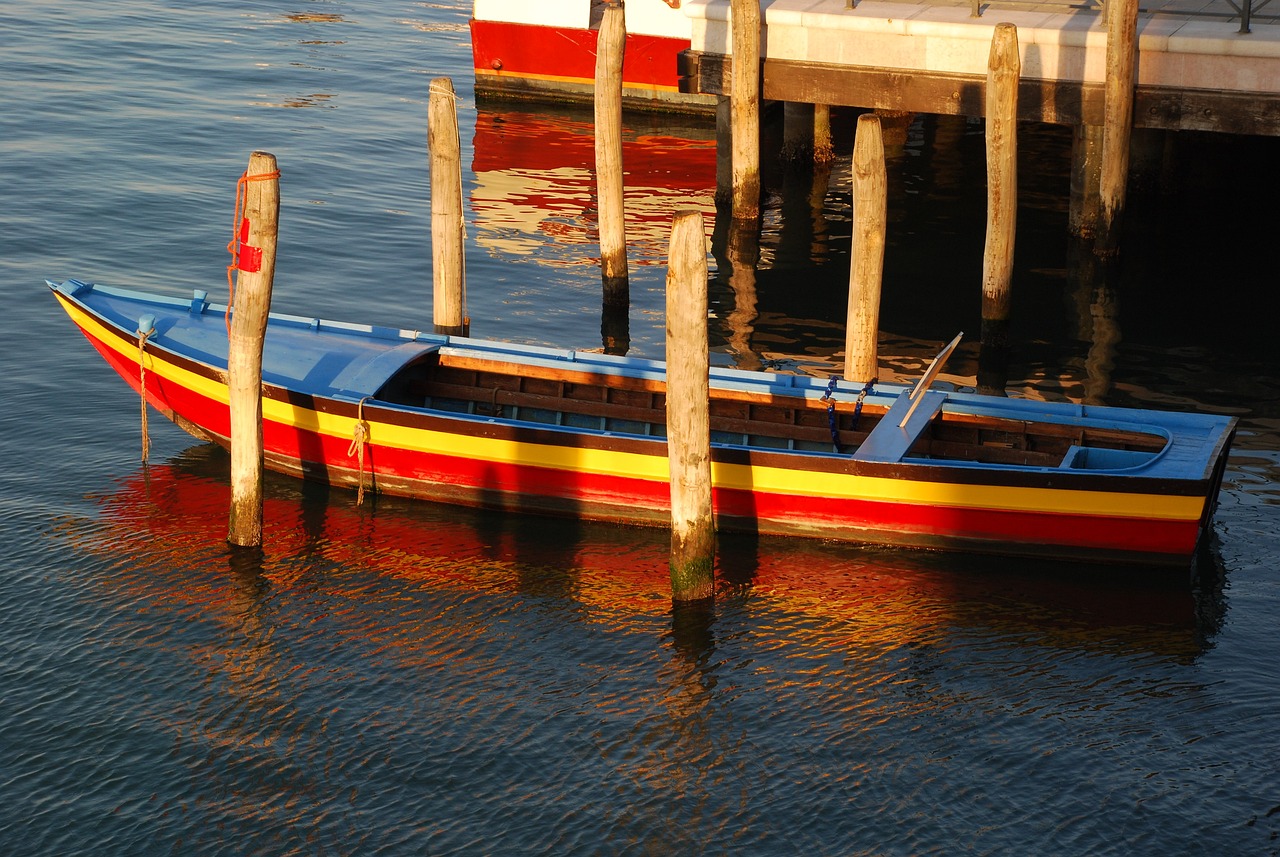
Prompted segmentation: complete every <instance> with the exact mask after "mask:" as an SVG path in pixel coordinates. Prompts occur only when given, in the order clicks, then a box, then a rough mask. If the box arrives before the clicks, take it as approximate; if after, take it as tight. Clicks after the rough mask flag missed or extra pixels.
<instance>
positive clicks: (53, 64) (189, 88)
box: [0, 0, 1280, 855]
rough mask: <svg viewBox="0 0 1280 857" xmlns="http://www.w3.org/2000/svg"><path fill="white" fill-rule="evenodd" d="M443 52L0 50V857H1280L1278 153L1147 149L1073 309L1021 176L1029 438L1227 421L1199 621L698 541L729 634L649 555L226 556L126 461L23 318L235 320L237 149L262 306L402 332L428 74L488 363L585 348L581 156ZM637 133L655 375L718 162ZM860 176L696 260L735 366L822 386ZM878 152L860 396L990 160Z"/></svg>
mask: <svg viewBox="0 0 1280 857" xmlns="http://www.w3.org/2000/svg"><path fill="white" fill-rule="evenodd" d="M468 13H469V4H468V3H465V2H461V0H450V2H440V3H430V2H420V3H411V2H398V0H393V1H392V2H385V3H379V4H353V3H345V2H323V0H296V2H293V3H291V4H279V3H267V2H258V3H248V4H226V3H220V2H210V0H196V2H182V3H177V2H173V3H168V4H164V3H157V2H122V0H120V1H119V2H112V0H101V2H97V3H91V4H88V3H72V2H68V1H67V0H42V2H39V3H36V2H9V3H7V4H5V5H2V6H0V34H2V35H0V105H2V107H0V177H2V178H3V182H4V193H3V197H2V198H3V201H4V204H3V206H0V250H2V252H0V288H2V289H3V292H2V293H3V295H4V298H5V304H4V308H3V311H2V312H0V331H3V341H4V342H5V343H6V345H5V355H6V356H5V364H4V365H5V377H6V388H5V393H4V403H5V406H4V407H3V409H0V426H2V430H0V455H3V461H4V465H3V467H2V468H0V557H3V571H2V573H0V794H2V795H3V800H2V801H0V853H3V854H15V855H16V854H21V855H65V854H83V853H96V854H113V855H114V854H129V855H133V854H182V855H197V854H200V855H203V854H351V855H366V854H447V853H462V854H525V853H554V854H614V853H628V854H632V853H634V854H699V853H734V854H792V853H812V854H833V855H845V854H867V855H899V854H902V855H908V854H1014V855H1022V854H1054V855H1086V854H1089V855H1092V854H1118V855H1131V854H1144V855H1145V854H1152V855H1157V854H1158V855H1167V854H1206V855H1223V854H1241V855H1254V854H1276V853H1280V776H1277V774H1278V770H1277V769H1278V768H1280V728H1278V727H1280V713H1278V712H1277V707H1278V703H1280V666H1278V664H1280V634H1277V632H1276V628H1277V620H1276V616H1277V608H1278V607H1280V597H1278V596H1280V592H1278V590H1277V582H1276V581H1277V575H1276V566H1277V561H1278V560H1280V532H1278V531H1280V528H1278V527H1277V515H1276V506H1277V502H1278V501H1280V492H1278V491H1277V488H1276V477H1277V475H1278V473H1280V361H1277V358H1276V356H1275V342H1276V339H1275V335H1274V328H1275V318H1276V317H1277V309H1278V307H1277V303H1278V302H1280V299H1278V298H1277V289H1276V286H1277V276H1276V273H1275V264H1276V252H1275V236H1276V234H1277V225H1278V222H1277V220H1278V219H1277V215H1276V213H1275V211H1276V210H1275V207H1274V199H1275V198H1276V193H1277V191H1280V187H1277V185H1278V184H1280V180H1278V179H1277V174H1276V171H1275V169H1274V164H1275V163H1276V155H1277V153H1278V152H1277V146H1276V145H1275V143H1274V142H1272V141H1249V140H1220V139H1214V138H1211V137H1207V136H1196V137H1179V138H1177V139H1176V140H1174V141H1171V142H1170V144H1169V146H1168V150H1167V153H1166V154H1167V157H1168V164H1169V166H1168V167H1167V168H1166V169H1164V170H1163V171H1160V170H1148V171H1147V172H1146V173H1145V175H1146V176H1147V177H1148V178H1147V179H1146V180H1145V182H1144V183H1143V185H1142V188H1141V189H1140V191H1139V192H1137V193H1136V195H1135V197H1134V202H1133V205H1132V212H1133V222H1132V223H1131V229H1130V233H1129V236H1128V241H1127V244H1126V253H1125V259H1124V268H1123V270H1122V271H1121V273H1120V275H1119V279H1118V280H1114V281H1113V284H1112V285H1110V286H1107V287H1105V288H1098V287H1096V286H1095V285H1094V284H1093V283H1092V282H1091V281H1089V280H1087V278H1084V277H1082V275H1081V273H1080V272H1081V267H1082V266H1081V264H1080V263H1079V261H1078V260H1077V257H1076V254H1074V253H1073V251H1072V250H1071V248H1070V246H1069V242H1068V241H1067V240H1066V238H1065V225H1066V200H1067V159H1068V155H1069V149H1070V137H1069V134H1065V133H1064V132H1063V131H1062V129H1053V128H1026V129H1024V132H1023V135H1022V176H1021V179H1022V181H1021V187H1020V203H1021V213H1020V217H1019V234H1018V251H1017V252H1018V255H1017V259H1018V261H1017V283H1016V289H1017V296H1016V298H1015V300H1016V306H1015V314H1016V320H1015V324H1014V329H1013V339H1014V342H1015V349H1014V352H1013V355H1012V361H1011V365H1010V383H1009V389H1010V391H1011V393H1012V394H1014V395H1025V396H1038V397H1045V398H1071V399H1074V400H1082V399H1086V398H1090V399H1100V400H1105V401H1108V402H1113V403H1118V404H1136V405H1150V406H1155V407H1163V408H1172V409H1205V410H1211V411H1216V412H1224V413H1231V414H1235V415H1238V416H1239V417H1240V418H1241V431H1240V436H1239V439H1238V444H1237V449H1236V451H1235V453H1234V454H1233V456H1232V460H1231V466H1230V468H1229V470H1228V473H1227V477H1226V485H1225V487H1224V492H1223V496H1222V503H1221V506H1220V509H1219V512H1218V517H1217V522H1216V524H1215V528H1214V537H1213V540H1212V544H1211V545H1210V549H1209V550H1208V551H1207V553H1206V556H1205V557H1204V558H1203V561H1202V570H1203V574H1202V577H1201V580H1200V582H1199V583H1198V584H1196V585H1194V586H1192V585H1188V584H1187V583H1186V582H1185V581H1183V580H1181V579H1178V580H1170V579H1169V578H1168V576H1164V577H1161V576H1155V575H1148V574H1128V573H1119V572H1117V571H1115V570H1114V569H1108V568H1105V567H1095V566H1083V567H1082V566H1074V565H1073V566H1063V565H1056V564H1051V563H1029V562H1009V561H994V560H989V559H983V558H978V557H965V556H937V555H933V554H928V553H919V552H904V551H892V550H880V549H866V548H859V547H856V546H840V545H831V544H823V543H809V542H781V541H769V540H762V541H755V540H748V539H742V538H728V537H726V538H725V539H724V541H723V542H722V545H721V554H720V557H719V561H718V574H719V594H718V597H717V600H716V603H715V606H714V608H713V609H711V610H702V611H699V610H679V611H674V612H673V609H672V604H671V601H670V596H669V590H668V582H667V576H666V575H667V572H666V565H665V563H666V535H665V534H664V533H662V532H648V531H635V530H630V529H619V528H609V527H600V526H595V525H587V524H584V523H582V522H576V521H546V520H538V519H523V518H516V517H505V516H499V515H492V514H486V513H479V512H469V511H461V510H454V509H446V508H439V507H435V506H431V505H429V504H409V503H401V502H396V501H394V500H388V499H387V498H378V499H377V500H376V502H373V503H367V504H366V505H365V506H363V507H357V506H356V505H355V501H354V496H353V495H351V494H348V493H346V492H334V493H328V492H326V491H324V490H323V489H320V488H316V487H314V486H303V485H301V484H299V483H297V482H294V481H291V480H288V479H283V478H276V477H272V478H269V480H268V490H269V497H268V500H267V506H266V517H267V520H266V549H265V551H264V552H263V554H262V555H261V556H260V557H249V558H246V557H244V556H242V555H237V554H232V552H231V551H230V550H229V549H228V548H227V546H226V543H225V514H226V504H227V495H228V489H227V481H226V473H227V460H226V457H225V455H224V454H223V453H221V452H220V451H218V450H216V449H212V448H210V447H208V446H205V445H201V444H198V443H195V442H194V441H193V440H192V439H191V438H189V437H188V436H187V435H185V434H183V433H181V432H180V431H178V430H177V429H176V428H174V427H172V426H170V425H168V424H167V423H165V424H162V425H161V424H158V423H159V421H158V420H153V421H152V434H153V439H154V441H155V448H154V449H153V453H152V464H151V465H150V466H149V467H145V468H144V467H143V466H142V465H141V464H139V463H138V444H139V438H138V426H137V422H138V411H137V401H136V399H135V398H134V396H133V394H132V393H131V392H130V391H129V390H128V389H127V388H126V387H125V386H124V384H122V383H120V382H119V381H117V380H116V379H115V378H114V376H113V374H112V373H111V371H110V370H109V369H108V368H107V367H106V365H105V364H103V363H102V362H101V360H100V359H99V358H97V357H96V355H94V354H93V353H92V352H91V349H90V348H89V347H88V345H87V344H86V343H85V342H83V341H82V340H81V339H80V338H79V337H78V336H77V335H76V334H75V333H74V331H73V329H72V328H71V325H70V324H69V322H68V321H67V320H66V319H65V318H63V317H61V313H60V312H59V311H58V309H57V307H56V305H55V304H54V302H53V300H52V299H51V298H50V297H49V296H48V295H47V294H46V293H45V291H44V289H43V286H42V285H41V281H42V280H43V278H45V277H49V278H51V279H57V280H61V279H65V278H67V277H80V278H83V279H93V280H97V281H99V282H104V283H111V284H116V285H124V286H140V287H150V288H157V289H161V290H166V291H170V292H172V293H186V292H188V291H189V290H190V289H191V288H193V287H200V288H207V289H209V290H210V292H211V293H212V294H213V295H214V297H215V298H217V299H221V298H222V297H225V292H224V291H222V290H223V289H225V265H226V263H227V259H228V257H227V254H226V252H225V249H224V246H225V244H226V241H227V239H228V238H229V237H230V234H229V230H230V226H231V219H232V210H233V205H234V200H235V182H236V178H237V177H238V176H239V175H240V173H241V171H242V170H243V169H244V166H245V164H246V162H247V159H248V155H249V152H250V151H252V150H254V149H265V150H268V151H271V152H273V153H275V154H276V155H277V157H278V158H279V160H280V164H281V169H282V172H283V177H282V180H281V191H282V196H283V200H284V202H283V210H282V213H281V235H280V242H281V251H280V261H279V268H278V273H277V278H276V290H275V305H276V307H277V308H278V309H280V310H282V311H287V312H297V313H306V314H308V315H320V316H326V317H331V318H337V319H342V320H351V321H371V322H382V323H390V324H394V325H396V326H404V327H411V328H412V327H423V328H425V327H427V326H428V325H429V324H430V317H429V314H430V302H431V297H430V282H431V269H430V265H431V261H430V246H429V234H430V232H429V224H428V215H429V201H428V184H429V182H428V178H429V177H428V173H427V153H426V146H425V143H426V92H427V84H428V82H429V80H430V79H431V78H433V77H437V76H450V77H452V78H453V80H454V83H455V86H456V87H457V90H458V93H459V118H460V124H461V128H462V132H461V133H462V145H463V157H464V162H465V165H466V169H465V174H464V185H465V188H464V190H465V193H466V197H467V216H468V256H467V266H468V278H469V282H470V293H469V296H468V301H469V312H470V314H471V317H472V324H473V330H474V331H475V332H476V333H478V334H481V335H486V336H493V337H496V338H504V339H510V340H515V341H522V342H538V343H548V344H553V345H558V346H564V347H574V348H591V347H599V346H600V344H601V330H600V323H601V315H600V284H599V278H598V274H597V271H596V269H595V268H594V267H593V261H592V259H593V257H594V256H595V255H596V254H597V253H598V249H597V247H596V245H595V241H594V233H593V229H594V223H595V221H594V202H593V193H592V176H591V164H592V153H591V142H590V130H591V120H590V115H589V114H586V115H584V114H582V113H580V112H575V111H571V110H567V109H566V110H547V109H545V108H533V107H513V106H499V105H492V104H482V105H479V106H477V105H476V104H475V103H474V99H473V96H472V91H471V85H472V80H471V73H470V70H469V59H470V55H469V44H468V42H469V36H468V33H467V29H466V21H467V17H468ZM846 118H847V117H846ZM628 123H629V133H628V143H627V154H626V160H627V164H628V169H629V178H628V206H629V208H628V216H629V226H630V227H631V242H632V253H631V266H632V267H631V270H632V283H631V293H632V299H633V306H632V311H631V314H630V327H629V335H630V341H631V348H632V352H631V353H633V354H637V355H641V356H648V357H659V356H661V352H662V342H663V310H662V307H663V297H662V286H663V277H664V275H665V270H664V268H663V266H662V265H663V258H664V255H665V243H666V230H667V229H668V228H669V221H670V215H671V213H672V212H673V211H675V210H677V209H681V208H687V207H696V208H699V209H701V210H703V211H704V212H705V213H706V214H707V216H708V228H709V231H711V230H712V225H711V224H712V223H714V217H715V207H714V203H713V184H714V144H713V142H712V140H711V136H710V133H709V130H708V129H707V127H706V126H705V124H698V123H688V122H682V121H673V120H668V119H664V120H652V119H646V118H642V117H630V118H629V120H628ZM847 124H848V123H847V122H846V123H845V124H844V125H843V126H841V127H842V128H843V129H847ZM841 133H842V138H841V151H842V152H843V153H844V157H843V159H842V160H840V161H838V162H837V163H836V164H835V165H834V167H833V168H832V170H831V173H830V175H829V176H820V177H819V178H818V179H817V180H816V181H815V180H814V178H813V177H812V176H810V175H808V174H806V173H803V172H795V171H790V172H789V171H784V170H782V169H780V168H771V172H770V175H769V176H768V182H767V183H768V185H769V187H770V192H769V197H768V201H767V206H766V211H765V215H764V236H763V242H762V247H761V250H760V261H759V265H758V267H754V268H753V267H750V266H744V265H743V264H742V262H741V260H740V258H739V257H738V256H737V255H736V254H734V253H731V252H730V251H729V249H728V246H727V240H726V237H725V236H724V235H723V234H722V230H721V229H720V228H718V227H717V228H715V229H714V232H715V236H714V237H715V247H714V254H715V255H714V259H713V265H714V279H713V282H712V292H711V295H712V309H713V317H712V319H711V323H712V342H713V348H714V351H715V359H716V360H717V361H718V362H721V363H735V364H738V365H765V366H773V367H776V368H779V369H782V370H786V371H814V372H822V371H826V369H827V367H829V366H831V365H833V363H834V361H835V360H838V359H839V356H838V352H839V351H840V350H841V348H842V346H843V341H842V340H843V316H844V300H845V298H844V291H845V283H846V282H847V276H848V244H849V219H848V196H849V195H848V172H849V164H848V156H847V152H848V149H849V145H850V141H849V139H848V135H847V130H842V131H841ZM904 135H905V136H904V137H902V138H901V139H900V143H899V144H898V145H897V146H894V147H891V152H890V188H891V202H890V247H889V250H888V253H887V257H886V272H885V299H884V311H883V316H882V330H883V341H882V360H883V362H884V365H885V375H886V377H888V376H892V375H898V376H907V375H910V374H912V373H914V372H917V371H918V370H919V367H920V366H921V364H922V363H923V362H924V361H925V360H926V359H927V358H928V356H930V355H931V354H932V352H933V351H934V350H935V349H936V348H937V347H938V346H939V344H940V343H941V342H943V341H945V340H948V339H950V337H951V336H952V335H954V333H955V332H956V331H957V330H962V329H963V330H968V331H971V332H973V333H976V331H977V330H978V327H977V318H976V316H977V312H978V286H979V283H980V272H981V254H982V230H983V214H982V212H983V206H984V204H985V203H984V191H983V146H982V137H981V126H980V125H978V124H975V123H970V122H965V121H963V120H930V121H917V122H915V123H913V124H912V125H911V126H910V127H908V128H905V129H904ZM1082 283H1083V284H1082ZM976 354H977V351H976V347H974V346H966V349H965V350H964V351H962V353H961V354H960V356H959V358H958V359H957V360H956V361H955V362H954V364H953V365H952V366H951V367H950V369H949V373H948V374H947V375H946V378H947V379H948V380H950V381H951V382H952V383H955V384H960V385H971V384H972V383H973V379H974V372H975V371H976V370H975V367H976Z"/></svg>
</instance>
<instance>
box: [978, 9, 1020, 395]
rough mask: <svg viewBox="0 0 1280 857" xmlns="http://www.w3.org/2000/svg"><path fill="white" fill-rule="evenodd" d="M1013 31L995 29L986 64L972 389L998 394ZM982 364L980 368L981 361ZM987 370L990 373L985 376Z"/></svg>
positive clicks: (1012, 203) (1013, 163)
mask: <svg viewBox="0 0 1280 857" xmlns="http://www.w3.org/2000/svg"><path fill="white" fill-rule="evenodd" d="M1021 73H1022V61H1021V59H1019V57H1018V28H1017V27H1015V26H1014V25H1013V24H1009V23H1000V24H997V25H996V31H995V35H994V36H993V37H992V40H991V53H990V57H989V59H988V62H987V97H986V114H987V119H986V135H987V239H986V245H985V248H984V252H983V260H982V353H980V355H979V373H978V374H979V375H980V376H981V377H979V378H978V387H979V389H980V390H983V391H985V392H991V393H1001V392H1003V390H1004V385H1005V380H1004V375H1005V374H1006V373H1005V372H1004V366H1005V365H1006V363H1007V355H1008V347H1009V304H1010V292H1011V290H1012V285H1013V242H1014V231H1015V227H1016V225H1017V218H1018V77H1019V76H1020V75H1021ZM984 357H985V358H986V366H985V367H984V365H983V362H984V361H983V358H984ZM987 370H990V372H988V371H987Z"/></svg>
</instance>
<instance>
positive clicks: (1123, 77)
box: [1094, 0, 1138, 256]
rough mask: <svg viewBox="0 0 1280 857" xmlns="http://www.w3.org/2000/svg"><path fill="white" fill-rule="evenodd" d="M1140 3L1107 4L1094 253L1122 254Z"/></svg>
mask: <svg viewBox="0 0 1280 857" xmlns="http://www.w3.org/2000/svg"><path fill="white" fill-rule="evenodd" d="M1137 44H1138V0H1108V2H1107V70H1106V75H1107V78H1106V85H1105V102H1104V108H1103V124H1102V129H1103V130H1102V173H1101V176H1100V177H1099V192H1098V195H1099V198H1100V202H1101V217H1100V218H1099V224H1098V236H1097V241H1096V243H1095V245H1094V250H1095V252H1096V253H1098V255H1100V256H1113V255H1115V254H1116V252H1117V251H1118V250H1119V241H1120V220H1121V217H1122V215H1123V214H1124V202H1125V188H1126V186H1127V184H1128V181H1129V137H1130V134H1131V132H1132V130H1133V76H1134V70H1135V67H1136V65H1137Z"/></svg>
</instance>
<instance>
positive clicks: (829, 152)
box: [813, 104, 836, 164]
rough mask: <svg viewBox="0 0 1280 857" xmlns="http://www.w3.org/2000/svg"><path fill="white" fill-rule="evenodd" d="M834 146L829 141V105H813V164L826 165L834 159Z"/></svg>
mask: <svg viewBox="0 0 1280 857" xmlns="http://www.w3.org/2000/svg"><path fill="white" fill-rule="evenodd" d="M835 156H836V150H835V144H834V143H833V142H832V140H831V105H829V104H815V105H813V162H814V163H815V164H827V163H830V162H831V161H832V160H834V159H835Z"/></svg>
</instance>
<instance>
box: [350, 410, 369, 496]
mask: <svg viewBox="0 0 1280 857" xmlns="http://www.w3.org/2000/svg"><path fill="white" fill-rule="evenodd" d="M368 399H369V396H365V397H364V398H363V399H361V400H360V404H358V405H357V406H356V424H355V426H354V427H353V428H352V430H351V445H350V446H348V447H347V456H348V457H350V456H353V455H354V456H355V457H356V505H357V506H361V505H363V504H364V447H365V444H367V443H368V442H369V424H368V423H367V422H365V419H364V403H365V402H366V401H368Z"/></svg>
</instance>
